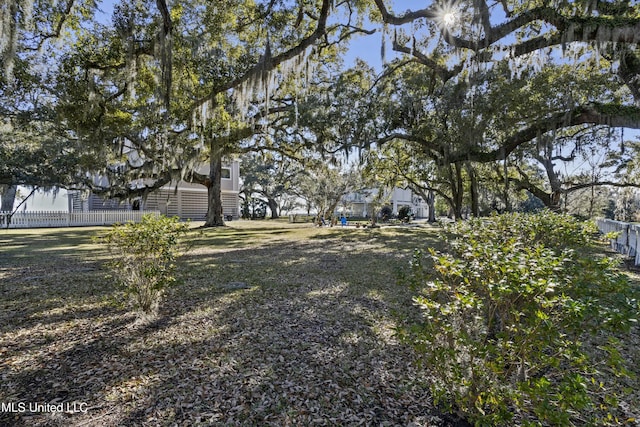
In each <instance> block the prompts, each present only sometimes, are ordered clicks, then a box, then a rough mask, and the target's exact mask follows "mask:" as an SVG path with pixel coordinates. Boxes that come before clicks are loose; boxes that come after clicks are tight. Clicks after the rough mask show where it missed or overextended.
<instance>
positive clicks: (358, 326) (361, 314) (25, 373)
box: [0, 221, 448, 426]
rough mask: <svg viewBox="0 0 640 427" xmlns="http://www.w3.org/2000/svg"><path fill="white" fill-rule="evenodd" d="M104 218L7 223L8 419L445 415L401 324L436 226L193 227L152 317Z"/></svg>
mask: <svg viewBox="0 0 640 427" xmlns="http://www.w3.org/2000/svg"><path fill="white" fill-rule="evenodd" d="M101 230H104V229H100V228H65V229H37V230H35V229H31V230H1V231H0V283H1V285H0V291H1V293H0V307H1V311H0V363H1V365H0V372H1V375H2V383H1V385H0V402H2V403H3V404H8V403H13V404H14V405H15V406H14V407H13V409H14V410H15V412H14V413H11V412H8V411H7V410H6V409H7V408H5V411H3V412H2V413H0V424H1V425H25V426H33V425H60V426H71V425H100V426H105V425H113V426H122V425H198V424H200V425H211V424H219V425H278V426H281V425H338V424H342V425H345V424H352V425H358V424H361V423H362V424H367V425H369V424H370V425H373V424H375V425H410V424H411V423H414V425H448V424H447V421H446V420H443V419H442V417H439V416H438V415H437V412H436V411H434V409H433V407H432V405H431V403H430V399H429V392H428V390H427V387H428V385H427V384H425V383H424V382H423V381H421V378H422V377H423V376H424V374H423V373H422V372H420V371H419V369H418V368H416V366H415V365H414V363H413V362H414V357H413V353H412V352H411V351H410V350H409V349H407V348H406V347H405V346H402V345H400V344H399V343H398V342H397V341H396V339H395V338H394V334H393V328H394V325H395V322H396V316H397V313H398V312H401V311H403V310H411V309H412V307H411V296H412V295H411V292H410V291H409V290H408V289H405V288H403V287H402V286H399V285H398V284H397V273H398V271H399V270H400V269H401V268H404V267H405V266H406V265H407V262H408V256H409V255H410V253H411V251H412V249H413V248H414V247H416V246H422V247H424V246H433V245H436V244H437V240H436V235H435V231H434V229H432V228H428V227H421V228H382V229H375V230H363V229H355V228H348V229H347V228H345V229H343V228H341V227H336V228H316V227H312V226H310V225H308V224H287V223H281V222H269V221H264V222H262V221H259V222H243V221H234V222H231V223H229V227H225V228H221V229H206V230H204V231H200V230H194V231H193V232H192V234H191V235H190V239H191V241H192V243H193V248H192V249H191V251H190V252H189V253H188V254H187V255H185V256H184V257H183V258H182V261H181V267H180V272H181V275H182V277H183V281H184V282H183V284H181V285H179V286H177V287H174V288H172V289H171V290H170V291H169V293H168V295H167V296H166V298H165V300H164V303H163V304H162V307H161V310H160V315H159V317H158V318H156V319H154V320H153V321H146V322H140V321H136V316H135V314H132V313H131V312H130V311H129V310H128V309H127V307H125V306H124V305H123V304H122V302H121V300H120V299H119V297H118V294H117V292H116V291H115V289H114V286H113V280H112V279H111V278H109V276H108V271H106V270H105V269H104V267H103V261H104V260H105V259H106V252H105V250H104V248H102V247H100V246H99V245H96V244H94V243H93V241H92V240H91V237H92V236H95V235H96V234H98V233H100V232H101ZM74 403H75V406H73V404H74ZM36 404H41V405H47V404H48V405H49V406H48V407H45V408H44V409H45V412H41V411H42V409H43V408H42V407H40V408H35V407H32V406H33V405H36ZM60 404H63V405H65V407H64V409H71V410H72V411H73V410H74V409H75V410H77V412H76V413H53V412H52V411H53V409H57V408H59V405H60ZM19 405H23V406H22V407H20V406H19ZM66 405H71V408H68V407H67V406H66ZM22 409H24V411H22V412H21V410H22ZM31 409H35V411H34V412H32V411H31Z"/></svg>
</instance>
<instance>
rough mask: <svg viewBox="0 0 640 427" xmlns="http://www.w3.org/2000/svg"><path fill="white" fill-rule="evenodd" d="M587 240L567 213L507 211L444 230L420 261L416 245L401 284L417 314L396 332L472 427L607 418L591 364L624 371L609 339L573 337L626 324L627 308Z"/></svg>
mask: <svg viewBox="0 0 640 427" xmlns="http://www.w3.org/2000/svg"><path fill="white" fill-rule="evenodd" d="M591 236H593V228H592V227H587V226H585V225H584V224H581V223H579V222H577V221H576V220H574V219H573V218H571V217H569V216H564V215H557V214H553V213H550V212H547V211H545V212H542V213H540V214H535V215H526V214H507V215H501V216H494V217H491V218H488V219H474V220H470V221H468V222H458V223H455V224H451V225H450V226H448V228H447V229H446V231H445V239H446V240H447V241H448V244H449V247H450V251H449V253H446V254H441V253H436V252H435V251H433V250H431V251H430V253H429V258H430V260H431V263H432V265H431V266H430V268H427V263H426V261H427V260H426V259H425V256H424V254H423V253H422V252H421V251H418V250H416V252H415V253H414V256H413V259H412V262H411V274H410V275H409V282H410V284H411V285H412V286H414V287H415V288H416V289H419V290H420V292H421V294H420V296H418V297H416V298H415V299H414V301H415V303H416V304H417V305H418V306H419V307H420V308H421V310H422V312H423V315H424V321H423V322H420V324H418V325H414V327H413V328H409V329H405V330H403V331H401V336H402V337H403V338H404V339H406V340H409V341H410V342H411V343H412V344H413V345H414V346H415V347H416V348H417V349H418V350H419V351H420V352H421V353H422V354H423V356H424V357H423V361H424V363H426V364H428V367H429V369H430V370H431V372H432V373H433V377H434V382H433V385H432V391H433V395H434V399H435V400H436V401H437V402H438V403H440V404H441V405H443V406H444V407H445V408H446V409H448V410H450V411H457V412H458V413H459V415H461V416H463V417H465V418H467V419H468V420H469V421H472V422H474V423H476V424H477V425H500V424H506V425H510V424H512V423H514V422H515V421H518V422H520V423H522V424H524V425H549V424H550V425H572V424H585V423H586V424H595V425H604V424H606V423H607V422H609V421H611V420H615V411H616V406H617V405H616V399H617V397H618V396H616V394H615V393H614V392H612V391H611V390H610V389H609V388H608V387H609V385H610V384H606V382H603V381H604V380H603V377H602V375H600V372H599V371H598V369H607V370H610V372H615V374H616V375H622V376H623V375H625V374H626V373H627V371H626V370H625V368H624V363H623V361H622V358H621V357H620V355H619V351H618V348H617V343H616V341H615V339H613V338H612V339H610V340H609V341H607V342H603V341H606V339H604V340H603V339H602V338H601V337H600V338H599V340H600V342H599V347H596V346H594V347H591V346H587V345H586V344H585V343H584V339H585V338H586V333H587V332H592V333H595V332H599V333H601V332H602V331H614V332H619V331H624V330H626V329H627V328H628V326H629V322H630V321H632V320H633V316H635V315H637V309H638V305H637V301H636V300H635V299H633V295H632V291H631V287H630V284H629V282H628V280H627V279H626V277H625V276H623V275H622V274H620V273H619V272H618V271H617V270H616V264H617V261H615V260H612V259H608V258H596V257H594V256H593V255H589V252H588V250H589V247H590V245H591ZM431 263H430V264H431ZM434 271H435V278H434V273H433V272H434ZM611 336H613V335H611ZM514 417H517V420H515V419H514Z"/></svg>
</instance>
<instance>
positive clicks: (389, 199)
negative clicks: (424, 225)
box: [338, 188, 429, 218]
mask: <svg viewBox="0 0 640 427" xmlns="http://www.w3.org/2000/svg"><path fill="white" fill-rule="evenodd" d="M377 195H378V190H377V189H370V190H362V191H356V192H353V193H349V194H347V195H345V196H344V197H343V198H342V201H341V203H340V205H339V207H338V208H339V209H340V210H341V212H340V213H344V214H346V215H348V216H357V217H367V216H369V215H371V210H372V209H371V205H372V203H373V202H374V200H375V199H376V197H377ZM381 200H382V201H383V204H384V205H389V206H391V207H392V209H393V214H394V215H397V214H398V210H399V209H400V208H401V207H403V206H409V207H410V208H411V212H412V213H413V214H414V215H415V216H416V217H418V218H424V217H427V216H428V215H429V207H428V205H427V203H426V202H425V201H424V200H422V198H420V197H419V196H417V195H415V194H413V192H412V191H411V190H409V189H402V188H393V189H392V190H391V191H390V192H389V193H388V194H387V195H385V196H384V197H382V199H381ZM378 210H379V207H378Z"/></svg>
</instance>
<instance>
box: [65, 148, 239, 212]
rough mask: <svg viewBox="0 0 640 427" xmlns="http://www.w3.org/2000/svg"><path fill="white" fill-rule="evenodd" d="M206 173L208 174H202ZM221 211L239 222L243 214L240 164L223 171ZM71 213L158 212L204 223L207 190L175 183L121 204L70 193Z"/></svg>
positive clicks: (184, 183)
mask: <svg viewBox="0 0 640 427" xmlns="http://www.w3.org/2000/svg"><path fill="white" fill-rule="evenodd" d="M199 172H200V173H207V172H208V171H207V170H204V169H203V170H200V171H199ZM221 184H222V195H221V196H222V197H221V198H222V211H223V215H224V216H225V217H232V218H238V216H239V211H240V199H239V197H238V195H239V190H240V163H239V162H238V161H237V160H234V161H232V162H229V163H227V164H225V165H223V167H222V183H221ZM68 197H69V211H70V212H78V211H101V210H122V209H124V210H139V209H144V210H157V211H160V213H162V214H164V215H168V216H178V217H179V218H180V219H192V220H196V221H200V220H204V219H205V216H206V215H207V208H208V201H207V188H206V187H205V186H203V185H200V184H191V183H188V182H184V181H180V182H178V183H176V182H172V183H169V184H167V185H165V186H164V187H162V188H160V189H158V190H156V191H154V192H152V193H150V194H149V195H148V196H147V198H146V200H140V199H135V200H132V201H130V202H129V201H120V200H116V199H103V198H101V197H99V196H97V195H95V194H89V195H86V194H83V193H82V192H79V191H73V192H69V193H68Z"/></svg>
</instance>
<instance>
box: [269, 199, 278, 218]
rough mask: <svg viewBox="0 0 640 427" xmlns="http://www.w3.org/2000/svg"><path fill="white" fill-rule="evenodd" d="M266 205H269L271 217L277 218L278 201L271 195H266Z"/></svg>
mask: <svg viewBox="0 0 640 427" xmlns="http://www.w3.org/2000/svg"><path fill="white" fill-rule="evenodd" d="M267 205H269V210H270V211H271V219H278V218H279V217H280V216H279V215H278V202H276V201H275V199H272V198H271V197H267Z"/></svg>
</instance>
